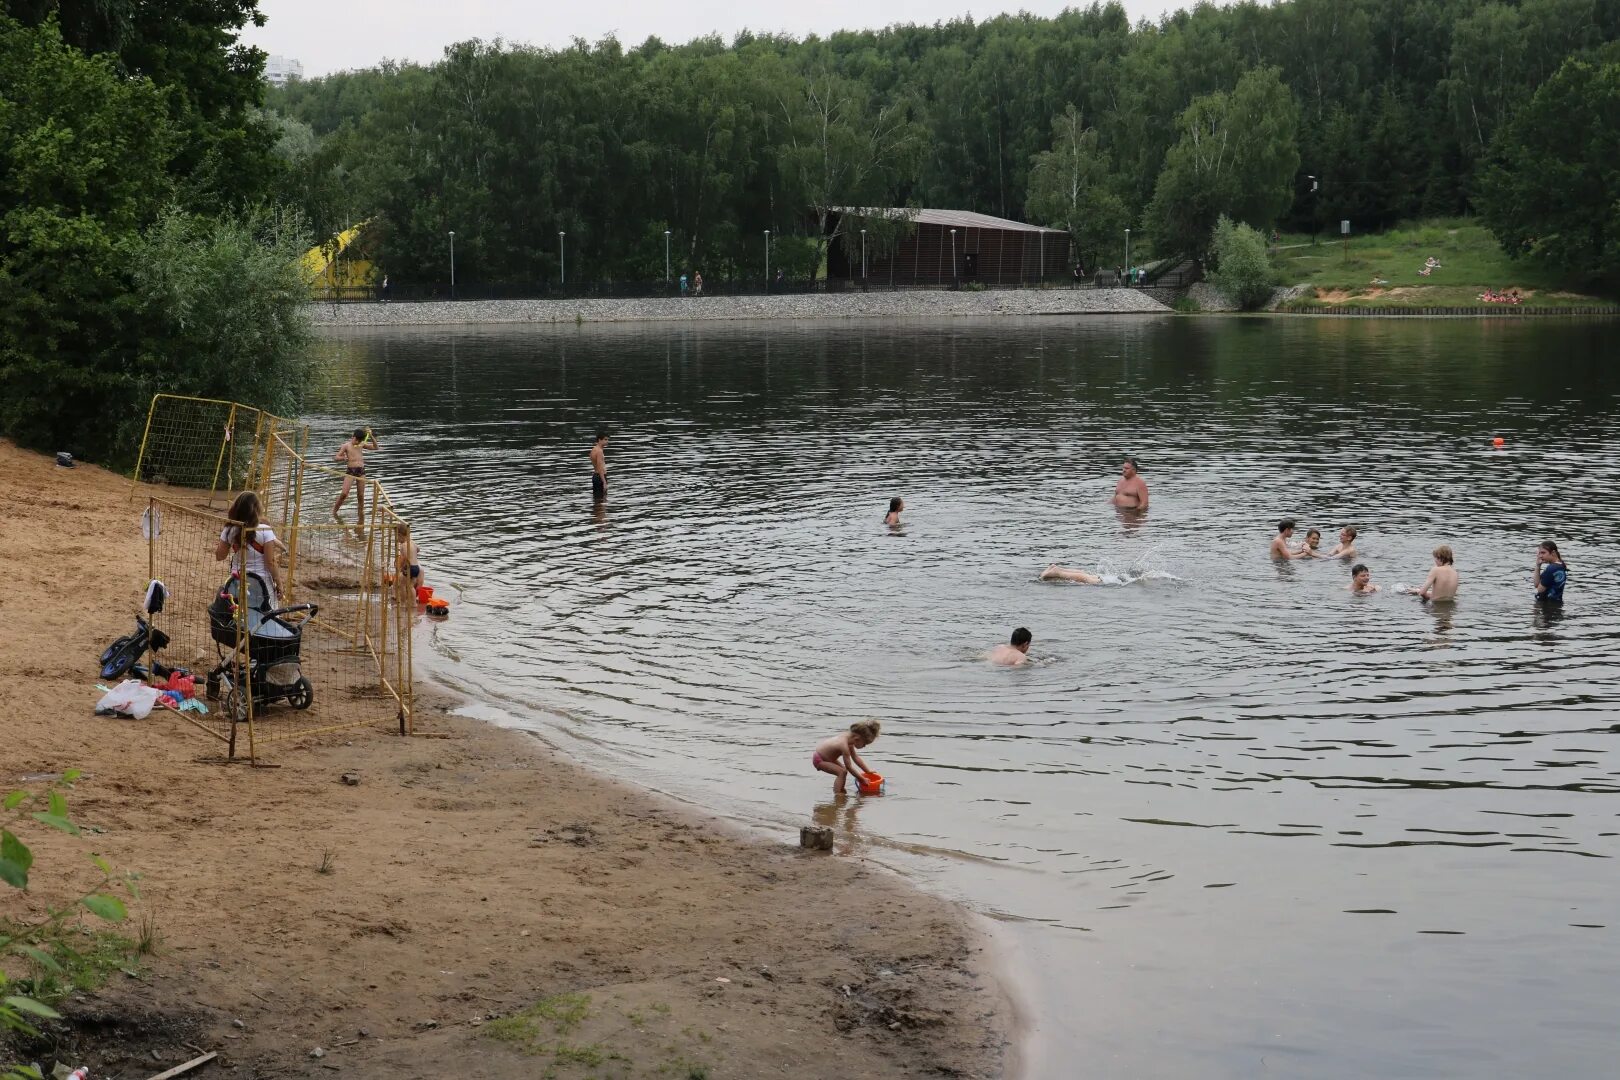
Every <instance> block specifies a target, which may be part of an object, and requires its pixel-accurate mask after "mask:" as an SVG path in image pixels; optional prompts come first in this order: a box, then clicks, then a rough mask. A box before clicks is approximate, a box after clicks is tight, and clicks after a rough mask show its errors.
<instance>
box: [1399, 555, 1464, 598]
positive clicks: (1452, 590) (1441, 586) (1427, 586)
mask: <svg viewBox="0 0 1620 1080" xmlns="http://www.w3.org/2000/svg"><path fill="white" fill-rule="evenodd" d="M1452 561H1453V560H1452V555H1451V548H1450V547H1449V546H1447V545H1446V544H1441V545H1440V546H1439V547H1437V548H1435V549H1434V569H1432V570H1430V571H1429V576H1428V577H1427V578H1425V579H1424V581H1423V585H1422V587H1420V588H1416V589H1408V590H1407V591H1408V592H1410V593H1412V594H1413V595H1414V596H1419V597H1422V598H1423V599H1424V600H1455V599H1456V598H1457V568H1456V567H1455V566H1453V565H1452Z"/></svg>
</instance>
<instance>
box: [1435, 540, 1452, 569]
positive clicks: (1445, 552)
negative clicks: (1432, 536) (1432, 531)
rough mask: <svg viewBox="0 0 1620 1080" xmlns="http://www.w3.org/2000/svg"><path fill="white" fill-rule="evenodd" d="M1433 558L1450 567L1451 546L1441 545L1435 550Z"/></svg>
mask: <svg viewBox="0 0 1620 1080" xmlns="http://www.w3.org/2000/svg"><path fill="white" fill-rule="evenodd" d="M1434 557H1435V558H1437V559H1439V560H1440V561H1441V562H1443V563H1445V564H1446V565H1447V566H1450V565H1451V563H1452V557H1451V545H1449V544H1441V545H1440V546H1439V547H1437V548H1435V549H1434Z"/></svg>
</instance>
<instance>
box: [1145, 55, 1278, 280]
mask: <svg viewBox="0 0 1620 1080" xmlns="http://www.w3.org/2000/svg"><path fill="white" fill-rule="evenodd" d="M1298 118H1299V109H1298V106H1296V105H1295V103H1294V98H1293V96H1292V95H1291V94H1290V93H1289V92H1288V88H1287V87H1285V86H1284V85H1283V84H1282V80H1281V79H1280V78H1279V77H1278V74H1277V71H1276V69H1274V68H1257V69H1255V70H1253V71H1249V72H1247V73H1245V74H1244V76H1243V77H1242V78H1241V79H1239V80H1238V84H1237V86H1236V87H1234V88H1233V90H1232V92H1231V93H1230V94H1226V93H1214V94H1206V95H1204V96H1203V97H1200V98H1197V99H1195V100H1194V101H1193V103H1192V104H1191V105H1189V106H1188V107H1187V110H1186V111H1185V112H1183V113H1182V114H1181V121H1180V127H1181V138H1180V139H1179V140H1178V141H1177V143H1176V145H1175V146H1173V147H1172V148H1171V149H1170V152H1169V153H1168V154H1166V155H1165V162H1164V169H1163V171H1162V172H1161V173H1160V174H1159V180H1158V184H1157V185H1156V186H1155V188H1154V192H1153V201H1152V202H1151V203H1149V204H1148V208H1147V211H1146V217H1147V226H1148V231H1149V233H1150V234H1151V235H1152V237H1153V239H1154V242H1155V244H1156V245H1157V247H1158V249H1159V251H1160V252H1162V253H1165V254H1171V253H1183V254H1199V253H1201V252H1203V251H1204V250H1205V248H1206V246H1207V245H1208V243H1209V240H1210V237H1211V235H1212V233H1213V230H1214V226H1215V222H1216V220H1217V219H1218V218H1220V216H1221V215H1223V214H1225V215H1228V216H1230V217H1232V218H1233V219H1234V220H1237V221H1242V222H1245V223H1247V224H1251V225H1256V226H1260V227H1269V226H1270V225H1271V224H1272V223H1273V222H1274V221H1276V219H1277V218H1278V217H1279V216H1280V215H1281V214H1282V212H1283V211H1284V210H1286V209H1287V208H1288V206H1289V204H1290V203H1291V202H1292V201H1293V185H1294V175H1295V173H1296V172H1298V170H1299V148H1298V143H1297V141H1296V129H1297V127H1298Z"/></svg>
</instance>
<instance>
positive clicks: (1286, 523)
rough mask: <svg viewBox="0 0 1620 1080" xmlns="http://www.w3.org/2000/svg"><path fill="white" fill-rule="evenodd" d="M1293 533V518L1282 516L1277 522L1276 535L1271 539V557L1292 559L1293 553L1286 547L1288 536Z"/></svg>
mask: <svg viewBox="0 0 1620 1080" xmlns="http://www.w3.org/2000/svg"><path fill="white" fill-rule="evenodd" d="M1293 535H1294V519H1293V518H1283V519H1282V520H1281V521H1279V522H1277V535H1276V536H1274V537H1272V539H1271V557H1272V558H1273V559H1292V558H1295V557H1296V555H1295V553H1294V552H1293V551H1292V550H1290V549H1289V547H1288V538H1289V537H1291V536H1293Z"/></svg>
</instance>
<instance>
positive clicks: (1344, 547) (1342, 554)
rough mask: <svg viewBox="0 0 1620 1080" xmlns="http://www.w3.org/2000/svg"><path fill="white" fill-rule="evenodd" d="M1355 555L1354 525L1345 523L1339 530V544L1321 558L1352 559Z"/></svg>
mask: <svg viewBox="0 0 1620 1080" xmlns="http://www.w3.org/2000/svg"><path fill="white" fill-rule="evenodd" d="M1355 557H1356V527H1355V526H1354V525H1346V526H1345V527H1344V528H1342V529H1340V530H1339V546H1338V547H1336V548H1334V549H1333V550H1332V551H1330V552H1328V553H1327V554H1326V555H1325V556H1323V558H1328V559H1353V558H1355Z"/></svg>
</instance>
